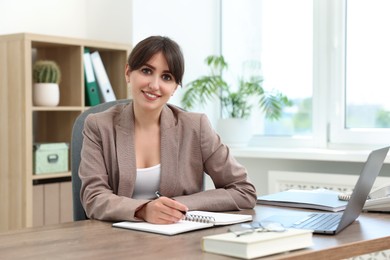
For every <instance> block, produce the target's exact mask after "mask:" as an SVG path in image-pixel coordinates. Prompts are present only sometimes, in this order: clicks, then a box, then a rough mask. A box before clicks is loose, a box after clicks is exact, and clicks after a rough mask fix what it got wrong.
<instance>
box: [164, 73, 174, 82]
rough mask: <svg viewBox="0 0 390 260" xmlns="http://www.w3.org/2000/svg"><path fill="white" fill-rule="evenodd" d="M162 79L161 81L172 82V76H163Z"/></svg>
mask: <svg viewBox="0 0 390 260" xmlns="http://www.w3.org/2000/svg"><path fill="white" fill-rule="evenodd" d="M162 78H163V80H166V81H170V80H172V76H171V75H169V74H164V75H162Z"/></svg>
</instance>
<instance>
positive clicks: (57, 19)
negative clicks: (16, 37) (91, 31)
mask: <svg viewBox="0 0 390 260" xmlns="http://www.w3.org/2000/svg"><path fill="white" fill-rule="evenodd" d="M85 5H86V2H85V1H80V0H67V1H62V0H35V1H29V0H0V34H10V33H21V32H31V33H39V34H50V35H59V36H71V37H81V38H84V37H85V36H86V35H87V26H86V21H85V16H86V14H85Z"/></svg>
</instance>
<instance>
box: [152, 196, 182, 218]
mask: <svg viewBox="0 0 390 260" xmlns="http://www.w3.org/2000/svg"><path fill="white" fill-rule="evenodd" d="M154 194H156V197H157V198H160V197H164V195H162V194H161V193H160V192H159V191H156V192H155V193H154ZM170 199H172V198H170ZM172 200H175V199H172ZM179 211H180V212H181V213H182V214H183V215H184V216H185V215H186V214H187V212H186V211H183V210H179Z"/></svg>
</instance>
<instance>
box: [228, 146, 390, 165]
mask: <svg viewBox="0 0 390 260" xmlns="http://www.w3.org/2000/svg"><path fill="white" fill-rule="evenodd" d="M231 152H232V154H233V156H234V157H237V158H265V159H288V160H315V161H338V162H365V161H366V159H367V157H368V154H369V153H370V150H347V149H326V148H271V147H243V148H231ZM385 163H390V153H389V155H387V157H386V159H385Z"/></svg>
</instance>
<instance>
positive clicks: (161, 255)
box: [0, 206, 390, 260]
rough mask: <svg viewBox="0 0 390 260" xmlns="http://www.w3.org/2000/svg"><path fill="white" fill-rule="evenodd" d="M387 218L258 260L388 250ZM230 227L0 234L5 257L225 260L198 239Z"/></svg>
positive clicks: (362, 221) (269, 210) (370, 217)
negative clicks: (159, 232) (157, 231)
mask: <svg viewBox="0 0 390 260" xmlns="http://www.w3.org/2000/svg"><path fill="white" fill-rule="evenodd" d="M294 210H296V209H289V208H281V207H271V206H257V207H256V208H255V209H254V210H245V211H243V212H241V213H245V214H252V215H253V216H254V219H257V220H259V219H262V218H264V217H267V216H270V215H273V214H279V213H283V214H286V213H288V212H291V211H294ZM389 227H390V214H381V213H362V214H361V216H360V217H359V218H358V220H357V221H355V222H354V223H353V224H352V225H350V226H349V227H347V228H346V229H344V230H343V231H341V233H339V234H337V235H335V236H329V235H314V236H313V241H314V246H312V247H310V248H307V249H302V250H297V251H294V252H289V253H286V254H278V255H274V256H269V257H264V258H262V259H341V258H347V257H351V256H355V255H361V254H366V253H370V252H376V251H381V250H385V249H389V248H390V228H389ZM227 230H228V227H227V226H223V227H216V228H209V229H203V230H198V231H192V232H189V233H185V234H180V235H176V236H163V235H157V234H152V233H145V232H139V231H132V230H125V229H119V228H113V227H111V223H108V222H102V221H96V220H86V221H78V222H69V223H64V224H58V225H50V226H45V227H39V228H27V229H22V230H16V231H8V232H3V233H0V252H1V253H0V255H1V257H2V258H4V259H20V258H23V259H50V258H54V257H55V258H56V259H61V258H67V259H68V258H69V259H130V258H131V259H186V260H188V259H226V258H228V257H225V256H222V255H215V254H211V253H205V252H202V251H201V242H200V241H201V238H202V237H203V236H206V235H212V234H219V233H224V232H227Z"/></svg>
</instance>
